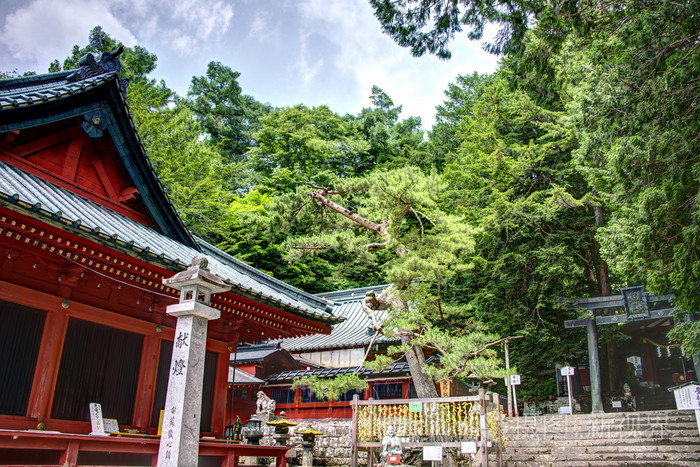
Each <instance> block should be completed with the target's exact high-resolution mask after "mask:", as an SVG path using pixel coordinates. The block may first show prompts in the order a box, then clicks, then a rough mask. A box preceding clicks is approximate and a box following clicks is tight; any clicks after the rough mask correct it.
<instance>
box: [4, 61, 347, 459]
mask: <svg viewBox="0 0 700 467" xmlns="http://www.w3.org/2000/svg"><path fill="white" fill-rule="evenodd" d="M80 63H81V66H80V67H79V68H77V69H75V70H69V71H63V72H58V73H52V74H44V75H35V76H28V77H21V78H13V79H6V80H0V321H1V323H2V325H1V326H0V375H2V376H1V377H0V429H1V430H0V464H5V465H11V464H33V465H76V464H101V463H102V464H104V462H106V461H105V459H106V457H105V456H107V455H109V456H110V457H109V462H110V464H111V465H116V464H115V462H116V463H117V464H119V465H134V464H138V465H143V464H146V465H155V462H156V457H157V452H158V439H157V427H158V423H159V415H160V411H161V410H162V409H163V407H164V405H165V396H166V389H167V383H168V376H169V365H170V357H171V353H172V347H173V337H174V328H175V319H174V318H172V317H170V316H167V315H166V314H165V308H166V306H167V305H170V304H173V303H176V302H177V300H178V292H177V291H176V290H173V289H171V288H169V287H167V286H165V285H163V283H162V281H163V279H164V278H168V277H171V276H173V275H174V274H176V273H177V272H180V271H182V270H184V269H186V267H187V265H189V264H190V262H191V260H192V258H193V257H195V256H197V255H205V256H207V257H208V259H209V268H210V270H211V271H212V272H213V273H215V274H217V275H218V276H219V277H221V278H222V279H223V280H224V281H225V282H226V283H227V284H228V285H230V287H231V290H230V291H229V292H225V293H221V294H217V295H214V296H213V298H212V306H213V307H215V308H217V309H219V310H220V311H221V318H220V319H218V320H214V321H211V322H209V326H208V333H207V336H208V338H207V352H206V361H205V374H204V384H203V395H202V397H203V402H202V416H201V432H202V435H203V436H204V437H213V438H221V436H222V434H223V433H224V429H225V426H226V425H228V424H229V423H230V422H229V420H230V417H231V415H232V414H231V413H230V412H229V409H228V408H227V406H228V401H229V400H230V398H231V396H232V394H231V393H230V392H229V383H228V382H229V360H230V352H231V349H233V348H234V346H235V345H236V344H237V343H245V342H257V341H261V340H267V339H285V338H297V337H302V336H306V335H310V334H319V333H320V334H329V333H330V332H331V327H332V326H333V325H334V324H336V323H338V322H340V321H341V320H342V319H341V318H337V317H335V316H334V315H333V314H332V308H331V306H330V305H329V303H328V302H327V301H325V300H323V299H321V298H319V297H315V296H312V295H309V294H307V293H305V292H303V291H300V290H298V289H295V288H293V287H291V286H289V285H287V284H285V283H283V282H280V281H278V280H275V279H273V278H271V277H270V276H268V275H266V274H264V273H261V272H260V271H257V270H255V269H254V268H251V267H250V266H247V265H246V264H244V263H242V262H240V261H238V260H236V259H235V258H232V257H231V256H229V255H227V254H226V253H224V252H222V251H220V250H218V249H216V248H215V247H214V246H212V245H209V244H207V243H206V242H204V241H202V240H200V239H198V238H196V237H194V236H193V235H192V234H191V233H190V232H189V231H188V230H187V228H186V227H185V226H184V225H183V223H182V221H181V220H180V218H179V217H178V215H177V213H176V211H175V209H174V207H173V205H172V204H171V203H170V201H169V200H168V198H167V196H166V195H165V193H164V191H163V187H162V186H161V184H160V183H159V180H158V178H157V176H156V175H155V174H154V172H153V168H152V166H151V165H150V163H149V160H148V157H147V155H146V153H145V152H144V148H143V146H142V145H141V143H140V141H139V137H138V134H137V132H136V130H135V128H134V124H133V121H132V119H131V116H130V114H129V109H128V106H127V104H126V100H125V96H126V91H127V87H128V83H127V82H126V81H125V80H122V79H120V78H119V74H118V72H119V69H120V64H119V61H118V59H117V58H116V54H114V55H113V54H109V53H105V54H103V55H102V57H101V58H100V59H99V60H98V59H96V58H95V57H93V56H92V55H88V56H87V57H84V58H83V59H82V60H81V62H80ZM234 373H235V372H234ZM258 381H259V380H258ZM241 382H242V381H241ZM249 383H251V384H252V386H251V387H254V386H255V384H256V380H254V379H253V380H251V381H249ZM90 403H99V404H101V406H102V413H103V416H104V417H105V418H109V419H115V420H116V421H117V422H118V425H119V429H120V430H121V431H129V432H131V433H134V437H136V436H141V438H129V437H123V436H122V437H116V436H110V437H103V438H98V437H91V436H89V435H87V433H90V431H91V424H90V415H89V404H90ZM151 438H154V439H151ZM232 449H234V448H233V447H232V445H230V444H229V445H225V444H221V443H215V442H213V441H211V442H209V441H202V443H201V444H200V465H234V456H232V454H231V452H232V451H231V450H232ZM268 449H271V448H268ZM241 455H255V454H247V453H243V454H241ZM271 455H277V454H274V453H273V454H271ZM278 460H279V457H278ZM282 462H283V459H282ZM279 465H282V464H279Z"/></svg>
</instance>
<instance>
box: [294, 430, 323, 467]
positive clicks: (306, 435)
mask: <svg viewBox="0 0 700 467" xmlns="http://www.w3.org/2000/svg"><path fill="white" fill-rule="evenodd" d="M296 434H298V435H301V447H302V457H301V465H302V467H313V465H314V445H315V444H316V436H319V435H321V434H322V433H321V432H320V431H316V430H314V429H313V428H307V429H305V430H301V431H297V432H296Z"/></svg>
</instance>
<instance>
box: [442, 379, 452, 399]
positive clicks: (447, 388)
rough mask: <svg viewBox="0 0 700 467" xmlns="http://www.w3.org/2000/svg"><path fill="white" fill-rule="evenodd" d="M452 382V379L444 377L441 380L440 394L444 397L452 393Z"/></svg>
mask: <svg viewBox="0 0 700 467" xmlns="http://www.w3.org/2000/svg"><path fill="white" fill-rule="evenodd" d="M451 387H452V383H451V382H450V380H447V379H443V380H442V381H440V396H442V397H450V394H451V393H452V391H451Z"/></svg>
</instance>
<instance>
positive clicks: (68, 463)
mask: <svg viewBox="0 0 700 467" xmlns="http://www.w3.org/2000/svg"><path fill="white" fill-rule="evenodd" d="M79 451H80V441H68V446H67V447H66V450H65V451H63V452H62V453H61V459H60V461H59V463H60V465H61V467H75V466H76V465H78V452H79Z"/></svg>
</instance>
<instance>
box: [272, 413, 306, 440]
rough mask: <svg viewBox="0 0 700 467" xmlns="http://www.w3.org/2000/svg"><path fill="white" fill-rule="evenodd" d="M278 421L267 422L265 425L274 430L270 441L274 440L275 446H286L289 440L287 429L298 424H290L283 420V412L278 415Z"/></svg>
mask: <svg viewBox="0 0 700 467" xmlns="http://www.w3.org/2000/svg"><path fill="white" fill-rule="evenodd" d="M280 417H281V418H280V419H279V420H274V421H271V422H267V424H268V425H269V426H271V427H273V428H274V429H275V433H274V434H273V435H272V439H274V440H275V445H276V446H286V445H287V441H288V440H289V427H290V426H297V425H298V423H296V422H290V421H289V420H287V419H286V418H284V412H281V413H280Z"/></svg>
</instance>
